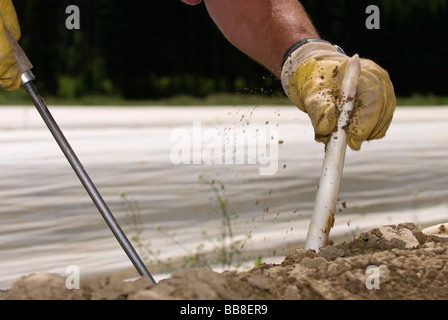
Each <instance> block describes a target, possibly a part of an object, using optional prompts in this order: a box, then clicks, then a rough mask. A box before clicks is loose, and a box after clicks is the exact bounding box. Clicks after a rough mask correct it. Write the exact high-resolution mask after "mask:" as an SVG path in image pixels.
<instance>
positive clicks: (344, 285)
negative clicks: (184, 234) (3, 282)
mask: <svg viewBox="0 0 448 320" xmlns="http://www.w3.org/2000/svg"><path fill="white" fill-rule="evenodd" d="M65 282H66V278H65V277H62V276H59V275H53V274H45V273H44V274H31V275H28V276H24V277H22V278H19V279H18V280H17V281H16V282H15V283H14V284H13V285H12V287H11V288H10V289H9V290H8V291H4V292H1V294H0V300H1V299H3V300H35V299H39V300H148V299H149V300H154V299H158V300H171V299H185V300H235V299H244V300H290V299H293V300H299V299H301V300H310V299H321V300H322V299H362V300H371V299H388V300H390V299H392V300H401V299H425V300H426V299H437V300H439V299H448V235H446V234H436V235H430V236H429V235H426V234H424V233H422V232H421V230H420V229H419V228H417V227H416V226H415V225H414V224H412V223H403V224H399V225H390V226H383V227H380V228H375V229H372V230H370V231H368V232H363V233H361V234H359V236H358V237H356V239H354V240H352V241H345V242H342V243H339V244H333V245H329V246H326V247H325V248H322V250H321V251H320V252H319V253H317V254H316V253H315V252H314V251H311V250H305V249H302V248H298V247H297V248H293V249H292V250H291V251H290V253H289V254H288V256H287V257H286V258H285V259H284V261H283V262H282V263H280V264H262V265H260V266H257V267H255V268H253V269H251V270H250V271H247V272H241V273H239V272H236V271H232V270H230V271H225V272H222V273H217V272H214V271H212V270H210V269H205V268H204V269H188V270H182V271H177V272H174V273H173V274H172V276H171V277H170V278H168V279H165V280H162V281H160V282H159V283H158V284H157V285H156V286H151V285H150V284H149V283H148V281H147V280H146V279H139V280H136V281H132V282H131V281H122V280H120V279H116V278H113V277H109V276H101V277H95V278H89V279H85V280H84V279H81V285H80V289H76V290H68V289H66V285H65Z"/></svg>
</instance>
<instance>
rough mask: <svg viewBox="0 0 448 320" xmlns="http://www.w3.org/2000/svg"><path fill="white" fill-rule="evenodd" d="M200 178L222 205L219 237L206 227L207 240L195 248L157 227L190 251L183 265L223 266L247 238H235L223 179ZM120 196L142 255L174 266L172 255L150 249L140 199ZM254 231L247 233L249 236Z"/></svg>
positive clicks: (231, 260) (160, 264)
mask: <svg viewBox="0 0 448 320" xmlns="http://www.w3.org/2000/svg"><path fill="white" fill-rule="evenodd" d="M199 181H200V182H201V183H203V184H205V185H207V186H209V187H210V189H211V191H212V192H213V195H214V197H215V199H216V202H217V204H218V206H219V210H220V214H221V235H220V237H219V238H218V239H214V238H212V237H210V236H209V235H208V234H207V232H206V231H202V236H203V239H204V240H206V242H204V243H200V244H199V245H197V246H196V247H195V248H194V250H191V249H189V248H187V247H186V246H185V245H184V244H183V243H182V242H180V241H178V240H176V237H175V236H174V235H173V234H171V233H169V232H167V231H166V230H164V229H163V228H162V227H160V226H158V227H156V229H155V230H156V231H157V232H160V233H162V235H161V237H163V238H164V239H170V241H172V242H173V244H174V245H176V246H178V247H180V248H182V249H183V250H184V251H185V252H186V253H187V254H186V256H185V257H184V259H183V264H182V266H181V267H182V268H198V267H211V266H212V265H216V264H219V265H221V266H222V267H224V268H228V267H230V266H231V265H232V264H233V263H234V261H235V259H236V258H240V257H241V254H242V252H241V248H242V247H244V244H245V241H246V240H236V239H235V238H234V233H233V228H232V218H233V215H232V214H231V213H230V212H229V210H228V202H227V199H226V197H225V195H224V190H225V187H224V184H223V183H222V182H216V181H215V180H209V179H206V178H205V177H204V176H202V175H199ZM120 198H121V200H122V201H123V205H124V206H125V207H126V208H127V210H128V225H129V226H130V227H131V228H132V230H133V235H132V236H131V237H130V239H131V241H132V242H133V243H134V244H135V246H136V248H137V250H138V251H139V252H140V253H141V255H142V259H143V260H144V261H146V262H148V263H151V264H153V265H156V266H157V267H158V269H163V270H164V271H168V270H172V269H173V265H172V259H168V261H162V259H160V254H161V252H160V251H154V250H152V249H151V242H150V241H147V240H145V239H144V236H143V233H144V227H143V222H142V218H141V214H140V209H139V206H138V203H137V202H136V201H133V200H129V199H128V197H127V196H126V194H125V193H121V194H120ZM250 238H251V235H250V234H249V235H248V236H247V239H250ZM206 243H211V244H212V249H211V252H210V249H209V250H208V251H206V250H205V248H206ZM254 263H255V265H258V264H261V263H262V262H261V255H260V256H258V257H257V258H256V259H255V260H254Z"/></svg>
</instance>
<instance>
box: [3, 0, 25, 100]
mask: <svg viewBox="0 0 448 320" xmlns="http://www.w3.org/2000/svg"><path fill="white" fill-rule="evenodd" d="M6 29H7V30H8V31H9V32H10V33H11V35H12V36H13V37H14V39H16V40H19V39H20V26H19V22H18V21H17V14H16V11H15V9H14V6H13V4H12V1H11V0H0V87H2V88H3V89H5V90H8V91H12V90H16V89H18V88H19V87H20V84H21V80H20V71H19V67H18V66H17V63H16V61H15V59H14V55H13V53H12V49H11V46H10V45H9V41H8V39H7V37H6V32H7V31H6Z"/></svg>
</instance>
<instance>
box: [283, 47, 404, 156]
mask: <svg viewBox="0 0 448 320" xmlns="http://www.w3.org/2000/svg"><path fill="white" fill-rule="evenodd" d="M348 59H349V58H348V57H347V56H346V55H344V54H342V53H339V52H338V51H337V50H336V49H335V48H334V47H333V46H332V45H331V44H329V43H324V42H311V43H307V44H305V45H303V46H301V47H300V48H299V49H297V50H296V51H295V52H293V53H292V54H291V56H290V57H289V58H288V60H287V61H286V63H285V65H284V67H283V73H282V83H283V86H284V88H285V92H286V93H287V94H288V96H289V97H290V99H291V101H292V102H293V103H295V104H296V105H297V106H298V108H299V109H301V110H302V111H304V112H306V113H307V114H308V116H309V117H310V119H311V122H312V125H313V127H314V132H315V137H316V140H317V141H320V142H323V143H326V142H327V139H328V137H329V135H330V134H331V133H332V132H333V131H334V130H335V128H336V125H337V119H338V117H339V114H340V111H339V109H338V105H339V103H340V98H341V97H340V87H341V84H342V78H343V76H344V71H345V67H346V64H347V61H348ZM356 92H357V95H356V102H355V110H354V112H353V115H352V116H351V118H350V124H349V126H348V130H347V144H348V145H349V146H350V148H352V149H353V150H359V149H360V148H361V144H362V142H363V141H365V140H372V139H379V138H382V137H384V136H385V134H386V131H387V129H388V128H389V125H390V122H391V121H392V117H393V113H394V110H395V107H396V98H395V94H394V89H393V86H392V83H391V81H390V78H389V75H388V73H387V72H386V71H385V70H384V69H382V68H381V67H380V66H378V65H377V64H375V63H374V62H373V61H371V60H367V59H361V74H360V76H359V79H358V85H357V89H356Z"/></svg>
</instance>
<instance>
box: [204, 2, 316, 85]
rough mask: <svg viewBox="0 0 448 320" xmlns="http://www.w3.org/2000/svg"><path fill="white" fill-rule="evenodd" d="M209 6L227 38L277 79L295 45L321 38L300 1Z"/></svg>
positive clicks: (216, 4) (207, 5) (229, 3)
mask: <svg viewBox="0 0 448 320" xmlns="http://www.w3.org/2000/svg"><path fill="white" fill-rule="evenodd" d="M205 5H206V7H207V10H208V12H209V14H210V16H211V17H212V19H213V20H214V21H215V23H216V25H217V26H218V27H219V28H220V30H221V32H222V33H223V34H224V36H225V37H226V38H227V39H228V40H229V41H230V42H231V43H232V44H233V45H234V46H235V47H237V48H238V49H239V50H241V51H242V52H244V53H245V54H247V55H248V56H249V57H251V58H252V59H254V60H255V61H257V62H258V63H260V64H262V65H263V66H265V67H266V68H267V69H268V70H270V71H271V72H272V73H273V74H274V75H276V76H277V77H280V74H281V62H282V58H283V55H284V53H285V52H286V50H287V49H288V48H289V47H290V46H291V45H292V44H293V43H294V42H295V41H297V40H299V39H303V38H318V34H317V31H316V29H315V28H314V26H313V25H312V23H311V21H310V19H309V18H308V16H307V14H306V12H305V10H304V8H303V6H302V5H301V4H300V3H299V2H298V1H297V0H205Z"/></svg>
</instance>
